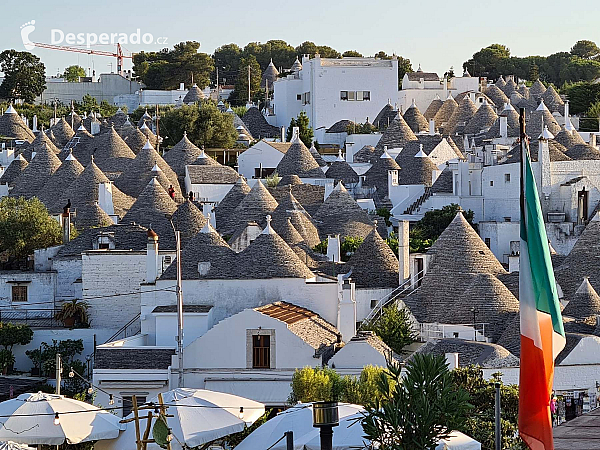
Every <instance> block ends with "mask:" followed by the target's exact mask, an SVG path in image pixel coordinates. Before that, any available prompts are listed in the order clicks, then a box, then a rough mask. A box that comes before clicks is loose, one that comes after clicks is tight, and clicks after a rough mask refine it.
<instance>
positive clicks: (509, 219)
mask: <svg viewBox="0 0 600 450" xmlns="http://www.w3.org/2000/svg"><path fill="white" fill-rule="evenodd" d="M504 221H505V222H511V221H512V219H511V218H510V217H505V218H504Z"/></svg>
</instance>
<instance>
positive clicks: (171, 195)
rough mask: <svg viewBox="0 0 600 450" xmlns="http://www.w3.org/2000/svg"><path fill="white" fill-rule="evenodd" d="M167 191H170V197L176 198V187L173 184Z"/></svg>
mask: <svg viewBox="0 0 600 450" xmlns="http://www.w3.org/2000/svg"><path fill="white" fill-rule="evenodd" d="M167 192H168V193H169V197H171V198H172V199H173V200H175V188H174V187H173V185H172V184H170V185H169V190H168V191H167Z"/></svg>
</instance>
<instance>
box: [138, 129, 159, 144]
mask: <svg viewBox="0 0 600 450" xmlns="http://www.w3.org/2000/svg"><path fill="white" fill-rule="evenodd" d="M140 131H141V132H142V133H143V134H144V136H146V138H147V139H149V140H150V143H151V144H152V146H153V147H156V144H157V143H158V138H157V137H156V135H155V134H154V133H153V132H152V130H151V129H150V128H148V126H147V125H146V124H143V125H142V126H141V127H140Z"/></svg>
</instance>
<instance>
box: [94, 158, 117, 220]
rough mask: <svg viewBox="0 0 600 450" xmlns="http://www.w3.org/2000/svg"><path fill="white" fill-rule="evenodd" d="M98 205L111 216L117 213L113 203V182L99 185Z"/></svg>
mask: <svg viewBox="0 0 600 450" xmlns="http://www.w3.org/2000/svg"><path fill="white" fill-rule="evenodd" d="M92 162H93V160H92ZM98 205H99V206H100V208H102V210H103V211H104V212H105V213H106V214H108V215H109V216H114V215H115V207H114V205H113V197H112V183H100V184H99V185H98Z"/></svg>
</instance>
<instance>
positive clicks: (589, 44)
mask: <svg viewBox="0 0 600 450" xmlns="http://www.w3.org/2000/svg"><path fill="white" fill-rule="evenodd" d="M571 54H572V55H574V56H579V57H580V58H584V59H597V58H598V57H599V56H600V48H598V46H597V45H596V43H595V42H593V41H586V40H582V41H577V42H576V43H575V45H574V46H573V47H571Z"/></svg>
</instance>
